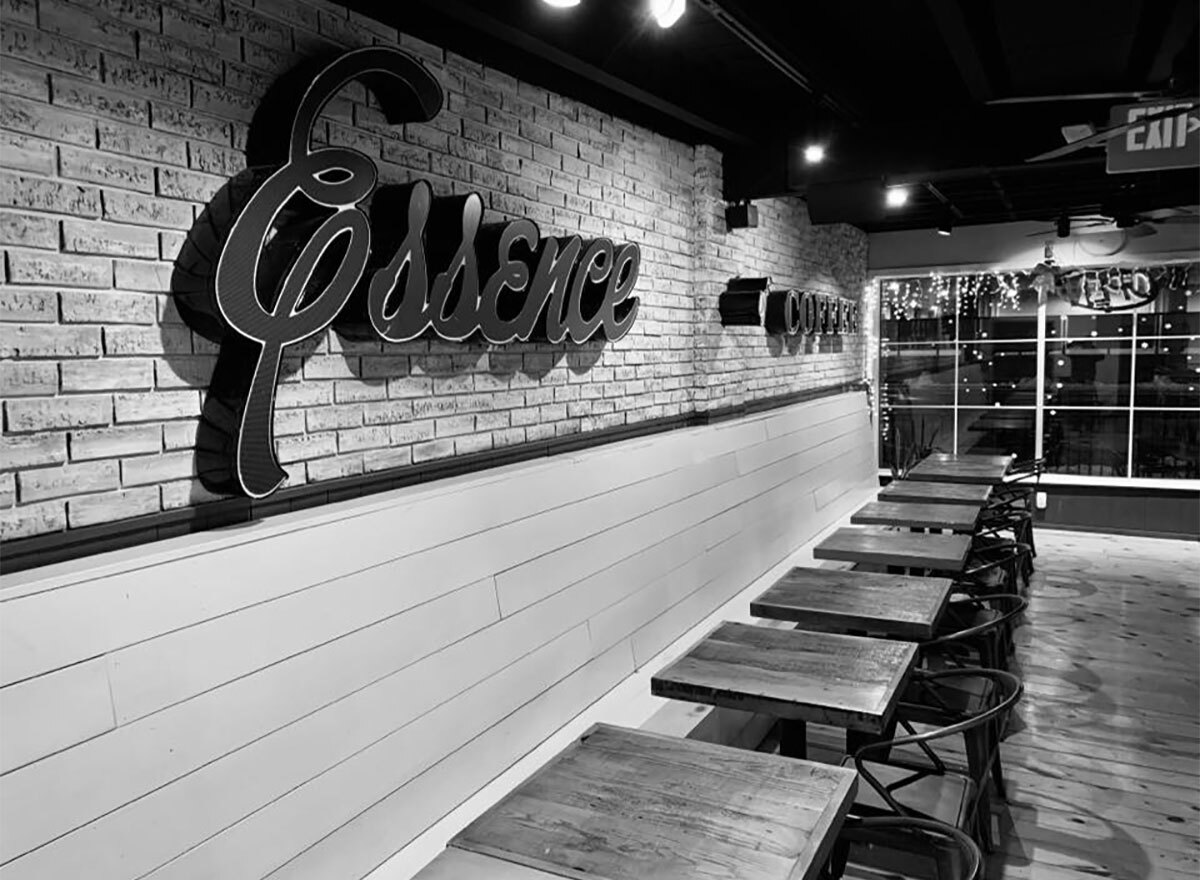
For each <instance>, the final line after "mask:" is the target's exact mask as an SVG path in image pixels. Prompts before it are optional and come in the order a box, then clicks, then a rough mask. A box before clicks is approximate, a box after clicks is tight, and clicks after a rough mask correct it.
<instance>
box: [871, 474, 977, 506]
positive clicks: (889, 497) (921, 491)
mask: <svg viewBox="0 0 1200 880" xmlns="http://www.w3.org/2000/svg"><path fill="white" fill-rule="evenodd" d="M990 494H992V487H991V486H990V485H989V486H984V485H979V484H972V483H927V482H923V481H921V480H895V481H893V482H891V483H888V484H887V485H886V486H884V487H883V488H882V489H880V490H879V495H878V498H879V500H880V501H915V502H918V503H924V504H970V505H974V506H975V507H976V508H980V507H983V505H984V504H986V503H987V499H988V496H989V495H990Z"/></svg>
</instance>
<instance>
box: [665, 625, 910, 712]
mask: <svg viewBox="0 0 1200 880" xmlns="http://www.w3.org/2000/svg"><path fill="white" fill-rule="evenodd" d="M916 651H917V646H916V645H914V644H912V643H910V642H898V641H891V640H888V639H871V638H865V637H862V636H846V635H839V634H836V633H825V632H812V631H810V630H801V629H774V628H772V627H766V626H754V625H753V624H748V623H731V622H729V621H726V622H725V623H722V624H721V625H720V626H718V627H717V628H716V629H714V630H713V631H712V632H711V633H709V634H708V635H707V636H705V637H704V638H703V639H702V640H701V641H700V642H698V643H697V644H696V645H694V646H693V647H692V648H691V649H690V650H689V651H688V652H687V653H686V654H684V655H683V656H682V657H680V658H679V659H678V660H676V661H675V662H674V663H672V664H671V665H670V666H668V667H667V668H666V669H664V670H663V671H662V672H660V673H658V675H655V676H654V677H652V678H651V679H650V692H651V693H653V694H655V695H656V696H660V697H671V698H673V699H677V700H688V701H690V702H693V703H707V704H709V705H712V706H725V707H727V708H732V709H744V710H747V711H750V712H762V713H764V714H767V715H774V716H775V717H777V718H784V719H789V720H797V721H813V722H816V723H818V724H832V725H834V726H836V727H844V728H849V729H853V730H866V731H870V732H872V733H879V732H880V731H882V730H883V728H884V725H885V724H886V723H887V721H888V718H889V716H890V715H891V713H892V709H893V708H895V704H896V701H897V699H898V698H899V694H900V690H901V688H902V686H903V684H904V680H905V678H906V677H907V675H908V671H909V669H910V668H911V667H912V665H913V661H914V660H915V659H916Z"/></svg>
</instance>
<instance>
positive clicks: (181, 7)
mask: <svg viewBox="0 0 1200 880" xmlns="http://www.w3.org/2000/svg"><path fill="white" fill-rule="evenodd" d="M0 17H2V18H3V28H0V248H2V249H3V266H2V269H3V276H2V279H0V358H3V363H2V364H0V394H2V396H3V398H4V413H3V416H4V421H3V436H2V437H0V539H13V538H20V537H25V536H30V535H36V534H42V533H46V532H53V531H58V530H62V529H64V528H68V527H79V526H84V525H90V524H94V523H101V522H108V521H112V520H116V519H121V518H124V517H128V516H137V515H141V514H144V513H150V512H154V511H156V510H164V509H174V508H178V507H182V506H187V505H190V504H200V503H204V502H207V501H211V500H214V496H213V495H211V494H210V493H208V492H207V491H206V490H205V489H204V488H203V487H202V486H200V484H199V483H198V482H196V481H195V479H194V477H193V473H194V470H195V468H194V461H193V460H192V458H193V452H194V444H195V437H196V425H197V422H196V419H197V416H198V414H199V412H200V405H201V401H202V400H203V391H204V389H205V388H206V386H207V384H208V378H209V376H210V375H211V372H212V369H213V365H214V363H215V354H216V346H214V345H213V344H212V343H210V342H208V341H207V340H205V339H202V338H201V337H199V336H198V335H196V334H194V333H193V332H192V331H191V330H190V329H189V328H188V327H187V326H186V325H185V324H184V323H183V322H182V320H181V318H180V316H179V313H178V311H177V310H176V309H175V307H174V304H173V303H172V302H171V300H170V294H169V291H170V279H171V272H172V260H173V259H174V256H175V255H176V253H178V251H179V248H180V246H181V244H182V242H183V238H184V235H185V234H186V232H187V230H188V228H189V227H190V226H191V225H192V223H193V222H194V220H195V218H196V216H197V215H198V212H199V211H200V210H202V208H203V206H204V203H205V202H206V201H207V199H208V198H210V197H211V195H212V194H213V193H214V192H215V191H216V190H217V189H218V188H219V187H220V186H221V185H222V183H223V182H224V180H225V179H227V178H228V177H230V176H232V175H233V174H235V173H237V172H238V171H239V170H241V169H242V168H243V167H244V166H245V154H244V147H245V143H246V137H247V132H248V123H249V122H250V119H251V118H252V116H253V113H254V110H255V107H256V106H257V102H258V100H259V98H260V97H261V96H262V94H263V93H264V92H265V91H266V89H267V88H268V87H269V86H270V85H271V83H272V82H273V81H274V79H275V78H276V77H277V76H278V75H279V74H280V73H282V72H284V71H285V70H287V69H288V68H289V67H290V66H291V65H292V64H293V63H295V62H296V61H297V60H298V59H299V58H300V57H302V56H303V55H304V54H305V53H306V52H312V51H315V50H317V49H319V48H327V47H328V46H329V45H331V44H336V45H339V46H344V47H352V46H360V45H370V44H372V43H383V44H388V45H397V44H398V45H400V46H401V47H403V48H405V49H407V50H408V51H411V52H413V53H414V54H416V55H418V56H419V57H420V58H421V59H422V61H423V62H424V63H425V64H426V65H427V66H428V67H429V69H430V70H431V71H432V72H433V73H434V74H435V75H436V76H437V77H438V78H439V80H440V81H441V83H442V85H443V87H444V89H445V92H446V106H445V108H444V109H443V111H442V112H441V113H440V114H439V115H438V116H437V117H436V118H435V119H434V120H432V121H431V122H430V123H429V124H424V125H407V126H403V127H400V128H396V129H390V128H388V127H387V126H386V124H385V123H384V121H383V118H382V116H381V114H380V113H379V112H378V110H377V109H376V107H375V106H374V105H373V101H372V100H371V99H369V98H368V96H367V94H366V91H365V90H364V89H363V88H362V86H360V85H358V84H352V85H350V86H348V87H347V88H346V89H345V90H344V91H343V93H342V94H341V95H339V96H338V98H336V99H335V100H334V101H332V102H331V103H330V105H329V107H328V110H327V112H326V114H325V116H324V117H323V120H322V121H321V123H320V124H319V126H318V129H319V130H318V131H317V133H316V140H318V141H328V142H331V143H338V144H348V145H352V146H354V147H355V148H356V149H359V150H363V151H364V152H367V153H368V154H370V155H371V156H372V157H373V158H374V160H375V161H376V163H377V164H378V166H379V170H380V177H381V180H382V181H383V182H403V181H407V180H409V179H411V178H413V177H414V176H421V177H425V178H427V179H429V180H430V182H431V184H432V186H433V187H434V190H435V192H437V193H438V194H450V193H463V192H467V191H471V190H474V191H477V192H479V193H481V195H482V196H483V198H484V204H485V206H486V213H487V216H486V218H485V219H486V220H489V221H491V220H496V219H500V218H505V217H515V216H525V217H530V218H532V219H534V220H535V221H536V222H537V223H538V224H539V225H540V227H541V230H542V233H543V234H544V235H557V234H571V233H578V234H581V235H584V236H596V235H604V236H608V237H610V238H612V239H614V240H617V241H635V242H637V243H638V244H639V245H640V246H641V249H642V265H641V277H640V280H639V282H638V286H637V290H636V295H637V296H638V297H639V298H640V299H641V310H640V313H639V316H638V320H637V323H636V324H635V325H634V327H633V330H632V332H631V333H630V334H629V335H628V336H626V337H625V338H624V339H622V340H621V341H620V342H618V343H616V344H612V345H605V346H600V345H598V344H588V345H585V346H565V345H560V346H553V345H513V346H504V347H498V348H490V347H488V346H485V345H481V344H479V343H471V344H461V345H460V344H448V343H442V342H430V341H416V342H411V343H406V344H403V345H384V344H383V343H381V342H376V341H369V342H353V341H348V340H343V339H341V338H339V337H338V336H337V335H336V334H334V333H332V332H329V333H327V334H325V335H324V336H321V337H319V338H317V339H314V340H310V341H309V342H307V343H305V344H303V345H302V346H297V347H296V348H297V350H294V351H290V352H289V353H288V354H289V356H288V357H287V358H286V364H285V371H284V375H283V376H282V377H281V382H280V387H279V394H278V404H277V406H278V409H277V411H276V433H277V440H278V448H279V455H280V458H281V461H282V462H284V463H285V467H286V469H287V470H288V473H289V479H290V482H291V483H292V484H295V483H304V482H315V481H320V480H326V479H334V478H336V477H340V476H346V475H351V474H360V473H364V472H371V471H377V470H381V469H385V468H389V467H400V466H404V465H408V464H411V463H420V462H425V461H430V460H433V459H439V458H445V457H448V456H453V455H464V454H469V453H472V452H478V451H481V450H487V449H493V448H498V447H503V446H508V445H511V444H517V443H525V442H530V441H534V440H540V439H546V438H550V437H556V436H564V435H568V434H573V433H577V432H580V431H591V430H598V429H601V428H605V427H610V426H614V425H622V424H627V423H630V422H636V421H639V420H642V419H650V418H658V417H662V416H671V415H678V414H681V413H688V412H691V411H693V410H696V409H700V410H706V409H712V408H715V407H720V406H723V405H726V404H736V403H742V402H745V401H747V400H751V399H755V398H760V397H767V396H773V395H778V394H783V393H787V392H791V391H796V390H799V389H803V388H809V387H818V386H823V385H833V384H837V383H841V382H846V381H851V380H854V379H857V378H859V377H860V376H861V374H862V360H863V352H864V349H863V344H862V340H861V339H860V338H855V337H845V338H843V339H842V340H841V341H840V342H839V343H837V344H836V345H831V344H829V343H828V342H823V343H821V344H818V345H809V346H804V345H802V346H801V347H800V350H798V351H797V350H794V346H784V347H782V348H781V347H780V345H779V344H778V342H776V341H772V340H768V339H767V338H766V337H765V336H764V335H763V333H762V331H761V330H755V329H750V328H739V329H733V330H723V329H722V328H721V327H720V324H719V321H718V320H717V313H716V304H717V296H718V295H719V294H720V292H721V290H722V289H724V284H725V281H726V280H727V279H728V278H730V277H732V276H734V275H738V274H742V275H761V274H768V275H770V276H771V277H772V278H773V279H774V280H775V281H776V282H777V283H779V284H781V285H786V286H799V287H805V288H809V289H815V290H820V291H823V292H829V293H837V294H840V295H843V296H850V297H858V296H859V295H860V292H861V289H862V286H863V281H864V280H865V274H866V239H865V236H863V235H862V234H861V233H859V232H858V231H856V230H852V229H847V228H844V227H835V228H828V229H819V228H814V227H812V226H811V225H810V224H809V223H808V219H807V215H806V213H805V209H804V205H803V203H802V202H801V201H800V200H798V199H777V200H772V201H763V202H760V203H759V212H760V226H759V228H758V229H755V230H738V231H734V232H727V231H726V230H725V225H724V218H723V210H724V203H723V202H722V201H721V157H720V154H719V153H718V152H717V151H716V150H714V149H712V148H711V147H693V146H691V145H688V144H685V143H682V142H679V141H674V140H671V139H668V138H666V137H663V136H662V135H659V134H657V133H655V132H653V131H650V130H648V129H646V128H643V127H639V126H635V125H632V124H630V123H628V122H626V121H625V120H622V119H618V118H615V117H612V116H610V115H607V114H604V113H601V112H600V111H597V110H595V109H594V108H591V107H588V106H585V105H581V104H578V103H576V102H574V101H572V100H570V99H567V98H565V97H562V96H560V95H557V94H554V93H553V92H550V91H547V90H546V89H544V88H542V87H540V86H537V85H535V84H531V83H527V82H523V81H520V80H517V79H515V78H514V77H512V76H510V75H508V74H506V73H504V72H502V71H499V70H494V69H492V68H488V67H485V66H483V65H481V64H479V63H477V62H475V61H472V60H470V59H467V58H463V57H461V56H459V55H457V54H455V53H453V52H445V51H443V50H442V49H441V48H439V47H437V46H432V45H429V44H428V43H424V42H422V41H420V40H416V39H414V38H412V37H409V36H408V35H406V34H398V33H397V32H396V31H395V30H394V29H393V28H390V27H388V26H385V25H381V24H379V23H377V22H372V21H370V20H369V19H366V18H364V17H362V16H359V15H357V14H349V13H347V12H346V10H345V9H342V8H339V7H334V6H332V5H326V4H323V3H318V2H290V0H255V2H254V3H253V8H252V7H251V2H250V0H245V2H243V0H223V2H222V0H187V2H175V0H166V2H156V0H120V2H117V0H89V2H87V3H80V2H64V0H3V2H0ZM81 474H82V475H87V479H82V478H78V475H81ZM97 475H103V479H101V478H100V477H99V476H97ZM14 477H15V478H14ZM77 478H78V479H77ZM73 481H75V485H74V489H72V485H73ZM55 486H57V487H59V488H48V487H55ZM52 496H53V497H52Z"/></svg>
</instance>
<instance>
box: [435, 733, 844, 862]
mask: <svg viewBox="0 0 1200 880" xmlns="http://www.w3.org/2000/svg"><path fill="white" fill-rule="evenodd" d="M856 788H857V774H856V773H855V772H854V771H853V770H852V769H847V768H842V767H833V766H830V765H827V764H816V763H811V762H808V761H797V760H794V759H791V758H783V757H780V756H778V755H768V754H764V753H761V752H752V751H746V750H743V749H733V748H729V747H726V746H718V745H713V744H711V743H703V742H697V741H696V740H689V739H680V738H677V737H670V736H663V735H661V734H654V733H646V732H643V731H638V730H629V729H627V728H623V727H614V726H611V725H607V724H598V725H596V726H595V727H593V728H592V729H591V730H589V731H588V732H587V733H585V734H583V735H582V736H581V737H580V738H579V739H578V740H576V741H575V742H574V743H573V744H571V745H570V746H568V747H567V748H566V749H565V750H563V751H562V752H561V753H559V754H558V755H557V756H556V757H555V758H553V759H552V760H551V761H549V762H548V763H547V764H546V765H545V766H544V767H542V768H541V769H540V770H538V771H537V772H536V773H534V774H533V775H532V776H531V777H530V778H529V779H527V780H526V781H525V782H523V783H522V784H521V785H520V786H518V787H517V788H516V789H515V790H514V791H513V792H511V793H510V794H509V795H507V796H506V797H505V798H504V799H502V800H501V801H500V802H499V803H498V804H496V806H494V807H492V808H491V809H490V810H488V811H487V812H486V813H484V814H483V815H482V816H480V817H479V818H478V819H476V820H475V821H474V822H472V823H471V824H470V825H468V826H467V827H466V828H465V829H464V830H463V831H462V832H461V833H460V834H458V835H457V836H455V838H454V839H453V840H451V841H450V847H451V849H452V850H455V849H457V850H467V851H469V852H470V853H471V854H473V855H474V856H475V859H474V860H473V861H474V862H475V864H474V865H472V864H471V861H472V860H467V859H464V858H462V857H460V856H458V855H456V854H454V855H451V854H450V853H449V851H448V852H447V854H446V856H445V858H439V859H438V860H435V861H434V862H433V863H432V864H431V865H429V866H428V867H427V868H426V869H425V871H423V872H422V873H421V874H419V875H418V877H419V878H421V880H451V878H453V880H468V878H479V880H542V878H544V877H550V876H554V877H588V878H596V880H685V878H686V880H692V878H700V877H703V878H723V877H728V878H735V877H736V878H745V880H801V878H804V880H810V878H811V880H815V878H817V877H818V876H820V873H821V870H822V869H823V867H824V865H825V862H826V859H827V858H828V857H829V854H830V851H831V850H832V848H833V843H834V840H835V838H836V836H837V832H838V830H839V829H840V828H841V825H842V822H843V820H844V819H845V816H846V812H847V810H849V808H850V805H851V804H852V803H853V802H854V795H855V792H856ZM484 859H487V861H484ZM492 859H495V860H497V861H498V862H499V860H503V862H500V866H501V867H503V866H507V867H504V868H503V870H496V871H494V872H489V868H490V867H493V866H494V863H493V862H492V861H491V860H492ZM439 861H441V864H440V865H439V864H438V862H439ZM456 864H457V865H460V866H465V869H464V870H462V871H460V872H448V870H449V869H448V867H447V866H449V868H453V867H455V865H456ZM476 868H478V872H476V871H475V869H476ZM468 869H469V870H470V871H471V873H468V872H467V871H468Z"/></svg>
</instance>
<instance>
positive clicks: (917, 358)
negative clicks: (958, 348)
mask: <svg viewBox="0 0 1200 880" xmlns="http://www.w3.org/2000/svg"><path fill="white" fill-rule="evenodd" d="M879 373H880V381H881V382H882V383H883V400H884V401H885V402H887V403H890V404H892V405H893V406H939V405H953V404H954V346H952V345H938V344H937V343H928V344H916V345H885V346H883V348H882V350H881V352H880V362H879Z"/></svg>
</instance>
